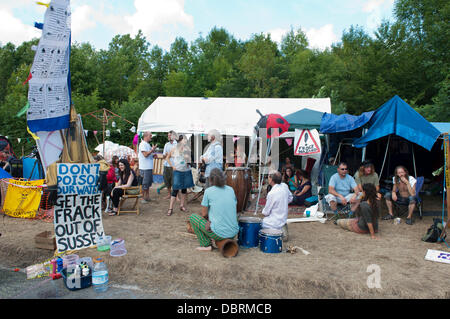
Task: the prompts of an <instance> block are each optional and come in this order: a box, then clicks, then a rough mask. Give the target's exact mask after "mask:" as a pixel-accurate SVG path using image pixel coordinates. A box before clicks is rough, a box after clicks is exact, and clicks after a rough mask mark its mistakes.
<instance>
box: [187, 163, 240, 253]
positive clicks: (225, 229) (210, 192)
mask: <svg viewBox="0 0 450 319" xmlns="http://www.w3.org/2000/svg"><path fill="white" fill-rule="evenodd" d="M209 178H210V183H211V185H210V186H211V187H209V188H208V189H207V190H206V191H205V194H204V195H203V201H202V204H201V205H202V212H201V216H200V215H198V214H192V215H191V216H190V217H189V222H190V224H191V226H192V229H193V230H194V233H195V234H196V235H197V239H198V241H199V243H200V247H198V248H197V250H200V251H211V250H212V247H211V240H212V239H214V240H223V239H226V238H233V237H234V236H236V235H237V233H238V232H239V225H238V222H237V213H236V203H237V200H236V195H235V194H234V190H233V189H232V188H231V187H230V186H227V185H225V178H224V176H223V172H222V171H221V170H220V169H218V168H215V169H213V170H212V171H211V172H210V176H209Z"/></svg>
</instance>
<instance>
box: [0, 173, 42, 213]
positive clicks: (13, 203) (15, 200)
mask: <svg viewBox="0 0 450 319" xmlns="http://www.w3.org/2000/svg"><path fill="white" fill-rule="evenodd" d="M8 183H9V185H8V188H7V191H6V197H5V201H4V203H3V211H4V212H5V214H6V215H8V216H11V217H17V218H35V217H36V213H37V211H38V209H39V205H40V203H41V192H42V188H40V187H37V186H41V185H43V184H44V180H43V179H40V180H37V181H20V180H14V179H9V180H8Z"/></svg>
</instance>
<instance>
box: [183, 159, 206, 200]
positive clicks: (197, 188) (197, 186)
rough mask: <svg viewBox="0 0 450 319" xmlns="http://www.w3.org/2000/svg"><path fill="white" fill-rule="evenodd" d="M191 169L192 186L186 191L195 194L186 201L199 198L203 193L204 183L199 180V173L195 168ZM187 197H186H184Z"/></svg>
mask: <svg viewBox="0 0 450 319" xmlns="http://www.w3.org/2000/svg"><path fill="white" fill-rule="evenodd" d="M191 171H192V179H193V180H194V187H193V188H191V191H190V192H188V194H187V195H189V194H195V195H194V197H193V198H191V199H190V200H188V201H187V202H188V203H192V202H193V201H195V200H197V199H200V198H201V197H202V196H203V195H204V193H205V183H202V182H201V181H200V173H199V171H198V170H197V169H194V168H191ZM186 199H187V197H186Z"/></svg>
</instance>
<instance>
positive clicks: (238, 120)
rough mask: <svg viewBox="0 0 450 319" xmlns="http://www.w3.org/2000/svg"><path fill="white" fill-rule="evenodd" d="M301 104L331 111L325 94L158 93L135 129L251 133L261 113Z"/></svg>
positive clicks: (290, 110)
mask: <svg viewBox="0 0 450 319" xmlns="http://www.w3.org/2000/svg"><path fill="white" fill-rule="evenodd" d="M304 108H309V109H311V110H315V111H320V112H327V113H331V102H330V99H329V98H322V99H283V98H202V97H158V98H157V99H156V100H155V101H154V102H153V103H152V104H151V105H150V106H149V107H148V108H147V109H146V110H145V111H144V113H143V114H142V115H141V117H140V119H139V123H138V132H145V131H150V132H168V131H170V130H174V131H175V132H177V133H192V134H207V133H208V131H209V130H211V129H217V130H219V132H220V133H221V134H222V135H237V136H252V135H253V128H254V127H255V125H256V123H257V122H258V121H259V119H260V116H259V115H258V113H256V110H257V109H258V110H260V111H261V113H262V114H264V115H266V114H270V113H276V114H280V115H281V116H286V115H288V114H291V113H294V112H296V111H299V110H301V109H304Z"/></svg>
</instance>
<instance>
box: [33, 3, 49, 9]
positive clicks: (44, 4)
mask: <svg viewBox="0 0 450 319" xmlns="http://www.w3.org/2000/svg"><path fill="white" fill-rule="evenodd" d="M36 3H37V4H38V5H40V6H45V7H47V8H48V7H49V5H50V3H44V2H40V1H37V2H36Z"/></svg>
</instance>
